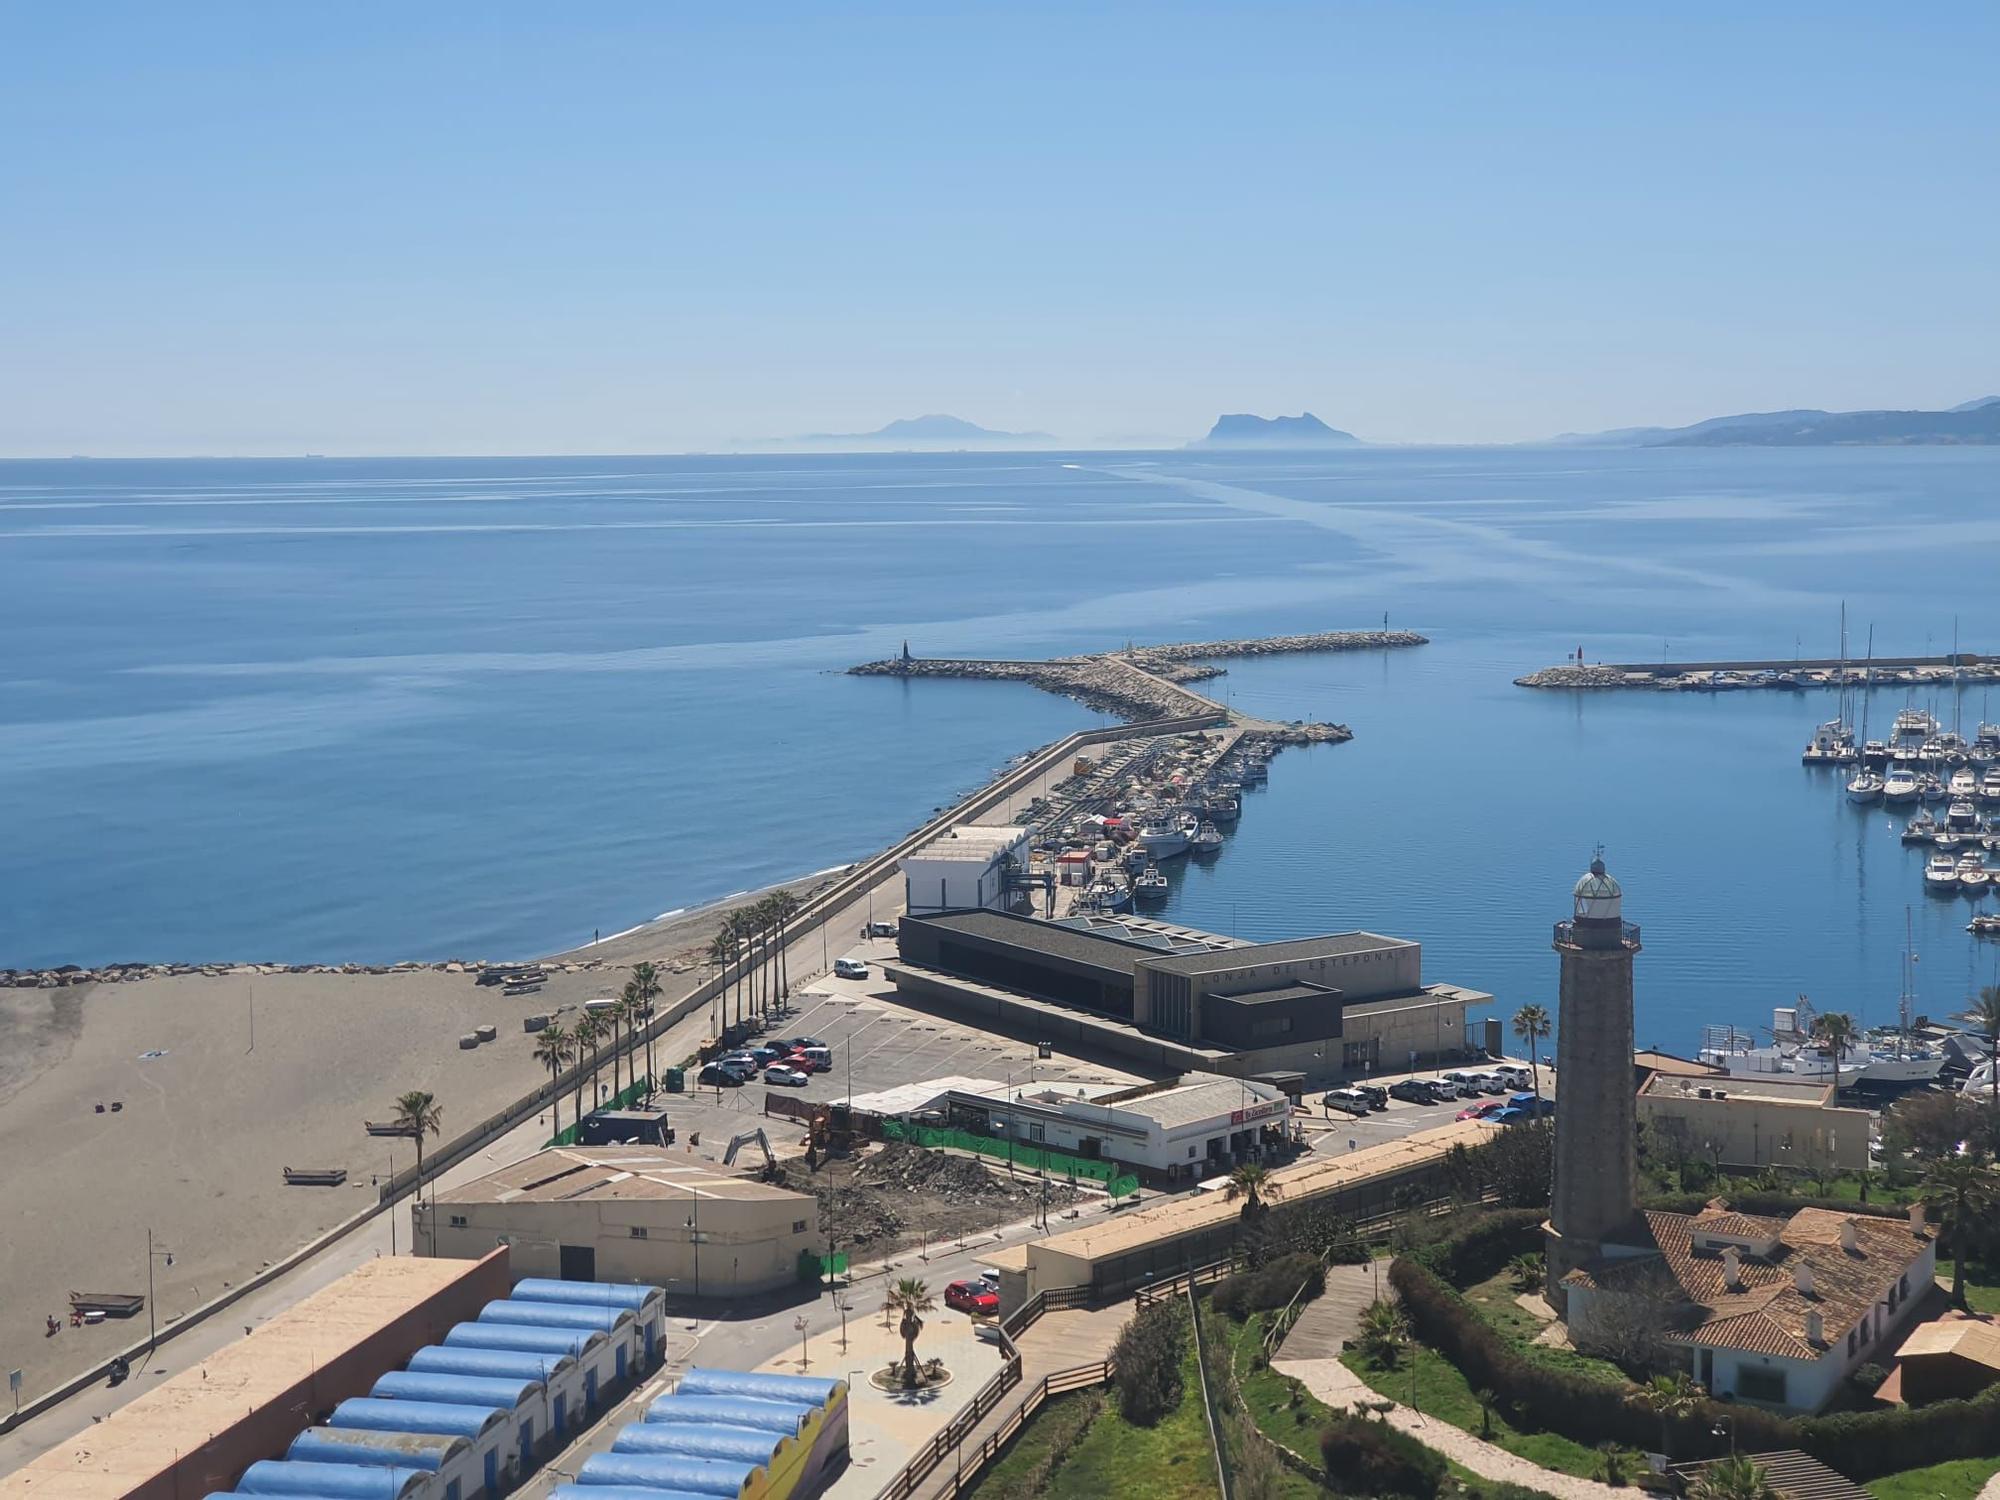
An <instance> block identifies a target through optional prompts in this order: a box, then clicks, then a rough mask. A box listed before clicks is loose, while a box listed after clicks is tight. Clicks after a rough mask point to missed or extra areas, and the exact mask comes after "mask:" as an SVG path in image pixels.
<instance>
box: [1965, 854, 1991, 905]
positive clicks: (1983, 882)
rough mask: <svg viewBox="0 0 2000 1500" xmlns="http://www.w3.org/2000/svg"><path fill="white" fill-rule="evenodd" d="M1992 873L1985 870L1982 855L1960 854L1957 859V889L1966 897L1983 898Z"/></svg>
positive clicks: (1984, 859) (1984, 860) (1984, 858)
mask: <svg viewBox="0 0 2000 1500" xmlns="http://www.w3.org/2000/svg"><path fill="white" fill-rule="evenodd" d="M1992 879H1993V876H1992V872H1990V871H1989V870H1988V869H1987V868H1986V856H1985V855H1984V854H1961V855H1959V857H1958V888H1959V889H1960V890H1961V891H1964V892H1965V894H1966V895H1968V896H1983V895H1985V894H1986V888H1987V886H1988V885H1990V884H1991V883H1992Z"/></svg>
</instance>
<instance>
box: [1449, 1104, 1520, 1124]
mask: <svg viewBox="0 0 2000 1500" xmlns="http://www.w3.org/2000/svg"><path fill="white" fill-rule="evenodd" d="M1506 1107H1507V1101H1506V1100H1505V1099H1487V1100H1485V1101H1483V1102H1482V1103H1479V1104H1475V1105H1473V1106H1471V1107H1470V1108H1469V1109H1461V1110H1460V1111H1459V1112H1458V1113H1457V1115H1455V1116H1454V1117H1453V1118H1455V1119H1459V1120H1483V1119H1485V1118H1486V1117H1487V1116H1488V1115H1494V1114H1498V1113H1499V1112H1500V1111H1501V1110H1503V1109H1505V1108H1506Z"/></svg>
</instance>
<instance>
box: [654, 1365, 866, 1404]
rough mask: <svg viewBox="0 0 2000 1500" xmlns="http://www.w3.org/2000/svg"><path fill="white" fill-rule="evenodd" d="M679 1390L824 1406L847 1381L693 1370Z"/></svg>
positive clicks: (743, 1372) (843, 1388)
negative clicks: (804, 1402)
mask: <svg viewBox="0 0 2000 1500" xmlns="http://www.w3.org/2000/svg"><path fill="white" fill-rule="evenodd" d="M675 1389H676V1391H677V1392H679V1393H680V1394H682V1395H688V1396H755V1397H757V1398H758V1399H760V1400H764V1401H807V1402H810V1403H812V1405H814V1406H824V1405H826V1403H827V1402H828V1401H830V1400H832V1399H833V1395H834V1392H836V1391H845V1390H846V1389H847V1382H846V1381H844V1380H831V1379H827V1378H824V1377H822V1376H818V1375H761V1374H756V1373H753V1372H750V1371H744V1370H699V1369H697V1370H689V1371H688V1372H687V1374H685V1375H683V1376H682V1377H681V1383H680V1384H679V1385H678V1386H677V1387H676V1388H675Z"/></svg>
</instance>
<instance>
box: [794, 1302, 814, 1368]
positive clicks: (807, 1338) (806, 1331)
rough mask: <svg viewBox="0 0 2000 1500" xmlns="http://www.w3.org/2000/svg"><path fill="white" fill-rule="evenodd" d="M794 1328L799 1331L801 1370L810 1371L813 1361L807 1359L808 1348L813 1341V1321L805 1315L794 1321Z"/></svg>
mask: <svg viewBox="0 0 2000 1500" xmlns="http://www.w3.org/2000/svg"><path fill="white" fill-rule="evenodd" d="M792 1327H794V1328H796V1329H798V1331H799V1368H800V1369H801V1370H806V1369H810V1368H811V1367H812V1361H811V1360H810V1359H808V1358H807V1357H806V1354H807V1347H808V1345H809V1344H810V1343H811V1340H812V1334H811V1329H812V1319H811V1318H808V1317H805V1316H803V1315H801V1316H799V1317H796V1318H794V1319H792Z"/></svg>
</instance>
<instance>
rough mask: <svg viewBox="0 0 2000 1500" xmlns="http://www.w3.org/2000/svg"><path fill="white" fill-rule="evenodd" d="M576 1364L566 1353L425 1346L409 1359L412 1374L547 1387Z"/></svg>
mask: <svg viewBox="0 0 2000 1500" xmlns="http://www.w3.org/2000/svg"><path fill="white" fill-rule="evenodd" d="M575 1363H576V1361H575V1359H574V1358H572V1357H571V1356H569V1355H567V1354H536V1353H534V1352H533V1351H531V1350H527V1349H473V1348H468V1347H466V1346H465V1345H462V1344H461V1345H458V1346H453V1345H450V1344H426V1345H425V1346H424V1347H423V1348H421V1349H419V1350H418V1351H417V1352H416V1353H415V1354H412V1355H411V1356H410V1363H409V1370H410V1373H411V1374H413V1375H482V1376H485V1377H486V1378H487V1379H490V1380H509V1379H512V1380H539V1381H541V1382H542V1383H543V1384H547V1383H548V1381H549V1379H550V1378H551V1377H552V1376H556V1375H560V1374H562V1373H563V1372H564V1371H565V1370H567V1369H568V1368H569V1367H570V1366H571V1365H573V1364H575Z"/></svg>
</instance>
